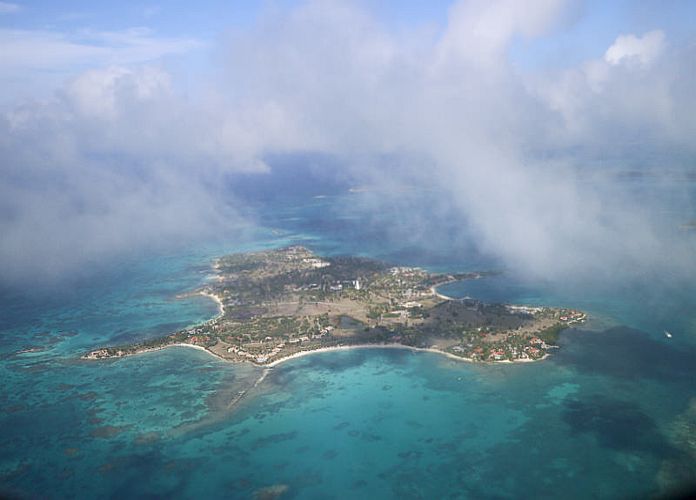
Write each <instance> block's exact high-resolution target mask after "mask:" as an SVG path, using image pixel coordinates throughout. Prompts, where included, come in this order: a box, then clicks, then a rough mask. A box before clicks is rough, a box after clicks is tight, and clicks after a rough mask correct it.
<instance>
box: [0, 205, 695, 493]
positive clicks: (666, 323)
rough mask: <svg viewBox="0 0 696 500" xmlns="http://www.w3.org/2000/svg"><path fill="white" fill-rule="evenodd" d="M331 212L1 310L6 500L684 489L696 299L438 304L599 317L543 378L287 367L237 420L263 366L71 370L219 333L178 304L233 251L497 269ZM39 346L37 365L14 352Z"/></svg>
mask: <svg viewBox="0 0 696 500" xmlns="http://www.w3.org/2000/svg"><path fill="white" fill-rule="evenodd" d="M332 203H334V201H332V200H331V198H322V199H319V200H316V199H314V200H310V201H309V202H308V203H307V205H301V206H300V205H298V206H293V207H289V208H287V209H285V210H281V209H280V208H278V209H276V210H274V211H273V212H272V213H270V214H268V215H267V217H268V218H267V220H265V223H267V224H268V225H269V226H272V227H276V228H278V227H281V228H282V230H280V231H275V232H273V233H271V232H263V233H261V234H260V235H259V236H258V238H256V240H254V241H253V242H248V243H245V245H243V246H242V245H240V244H239V243H237V242H232V243H227V244H222V243H218V244H210V245H201V246H200V247H198V248H196V249H193V250H182V251H180V252H174V253H172V254H169V255H159V256H150V257H146V258H145V257H143V258H142V259H134V260H132V261H130V262H127V263H124V264H123V266H122V267H121V269H120V270H119V272H114V273H113V274H112V275H105V276H102V277H101V278H100V279H99V280H85V281H84V282H82V283H81V284H80V286H79V287H74V288H73V289H72V291H70V292H69V293H67V292H66V291H62V292H53V293H51V292H42V293H41V294H36V295H31V296H27V295H26V294H23V295H20V294H18V293H16V292H13V293H10V292H7V293H5V295H4V296H3V297H2V299H3V304H4V307H3V315H2V318H0V321H1V323H0V329H1V337H0V356H2V359H1V360H0V377H1V379H2V381H3V389H2V390H1V391H0V492H2V493H3V494H14V495H17V496H20V497H21V496H26V497H33V496H39V497H51V498H62V497H84V498H93V497H107V498H109V497H114V498H124V497H125V498H128V497H134V498H135V497H148V496H166V497H186V498H204V497H223V496H224V497H230V498H250V497H252V496H253V495H254V494H263V493H265V494H269V495H270V494H271V493H273V492H275V493H277V494H281V493H282V495H284V496H283V498H353V497H356V496H362V497H365V498H447V497H451V498H466V497H469V498H501V497H515V498H519V497H527V498H558V497H559V496H560V497H563V498H588V497H590V498H626V497H643V496H647V495H650V494H659V493H664V492H667V491H670V490H669V488H671V487H673V486H674V485H675V484H676V485H685V484H690V483H691V482H696V473H695V471H696V459H695V458H696V453H694V450H693V449H689V448H688V447H687V446H686V444H685V440H684V436H683V434H680V432H681V430H682V429H683V428H684V427H683V422H684V420H683V417H684V415H685V412H686V410H687V408H688V405H689V403H690V401H692V400H693V399H694V398H695V397H696V384H695V382H696V363H694V360H696V347H695V345H696V342H695V341H694V340H695V339H696V331H695V330H694V313H693V311H694V310H696V308H694V307H693V306H694V300H695V299H694V297H696V294H693V293H692V291H690V290H682V291H681V294H680V295H678V296H677V295H674V294H673V295H670V296H669V297H667V298H663V301H662V303H660V306H661V307H659V308H653V307H652V304H654V303H655V298H654V296H652V295H649V294H646V293H645V292H644V291H643V290H641V289H631V290H626V291H624V292H623V293H621V294H617V293H616V289H615V288H614V289H611V290H610V291H609V292H606V291H602V290H599V291H594V292H592V291H588V290H586V289H575V290H569V289H566V290H558V289H551V288H549V287H547V286H545V285H543V284H538V283H528V282H524V281H519V280H518V279H517V278H514V277H511V276H501V277H499V278H490V279H488V281H486V280H479V281H477V282H462V283H455V284H452V285H447V286H446V287H444V288H446V291H447V293H452V294H459V295H467V294H471V295H477V296H480V297H481V298H484V299H486V300H492V301H495V300H501V301H513V302H517V301H519V302H530V303H540V304H553V305H570V306H574V307H578V308H582V309H585V310H588V311H589V312H590V313H591V314H592V315H593V318H594V319H593V322H590V324H588V325H587V326H586V327H583V329H582V330H571V331H567V332H565V333H564V334H563V335H562V337H561V344H562V347H561V349H559V350H558V351H557V352H556V353H555V354H554V355H553V356H552V357H551V358H549V359H548V360H546V361H544V362H542V363H531V364H523V365H518V364H516V365H484V364H468V363H464V362H459V361H454V360H451V359H448V358H445V357H443V356H439V355H436V354H431V353H414V352H412V351H408V350H393V349H363V350H360V349H356V350H350V351H340V352H330V353H322V354H316V355H312V356H307V357H304V358H299V359H295V360H291V361H288V362H287V363H284V364H281V365H279V366H278V367H276V368H275V369H273V370H272V371H271V372H270V374H269V376H268V377H267V378H266V379H265V381H264V382H263V383H262V384H261V385H260V386H259V387H258V388H257V390H255V391H254V392H253V393H252V394H250V395H249V396H248V397H247V398H245V399H244V400H242V403H241V404H239V405H238V406H236V407H234V409H233V410H230V409H228V408H227V406H228V403H229V402H230V401H231V400H232V399H233V398H234V397H235V395H236V394H237V391H238V390H239V388H240V387H245V386H247V385H248V384H249V383H250V381H253V380H255V379H256V377H258V376H259V375H260V373H261V370H260V369H258V368H254V367H251V366H247V365H233V364H230V363H226V362H222V361H220V360H218V359H216V358H213V357H212V356H209V355H208V354H206V353H204V352H200V351H197V350H193V349H186V348H172V349H166V350H163V351H159V352H154V353H148V354H145V355H140V356H135V357H131V358H127V359H122V360H115V361H107V362H86V361H81V360H79V359H78V357H79V355H80V354H82V353H83V352H85V351H86V350H88V349H90V348H92V347H95V346H98V345H103V344H104V343H112V344H117V343H123V342H129V341H132V340H134V339H138V338H146V337H153V336H156V335H160V334H162V333H165V332H169V331H171V330H173V329H175V328H180V327H183V326H185V325H188V324H192V323H195V322H199V321H202V320H205V319H207V318H209V317H211V316H212V315H214V314H215V313H216V306H215V304H214V303H212V302H211V301H209V300H207V299H205V298H203V297H190V298H185V299H180V298H177V295H179V294H181V293H182V292H187V291H190V290H192V289H195V288H196V287H197V286H200V285H201V284H202V283H204V282H205V280H206V279H207V276H208V275H209V273H210V268H209V263H210V259H212V258H213V257H214V256H215V255H219V254H221V253H224V252H226V251H232V250H237V251H241V250H248V249H253V248H263V247H267V246H279V245H283V244H288V243H297V242H299V243H304V244H308V245H309V246H312V247H313V248H316V249H318V250H320V251H322V252H325V253H329V254H335V253H361V254H364V255H370V256H374V257H379V258H385V259H386V258H390V257H392V258H394V261H396V262H400V263H410V264H413V265H425V266H428V267H430V268H433V269H434V268H439V269H452V270H456V271H460V270H465V269H490V268H493V267H494V265H495V262H494V261H491V260H486V259H484V258H483V257H481V256H478V255H476V256H473V257H472V259H471V260H467V258H466V255H462V253H461V252H458V251H456V249H455V248H450V249H449V250H448V249H447V247H446V246H445V247H443V248H444V249H441V250H440V252H439V253H438V254H435V255H434V256H433V254H425V253H423V252H422V251H417V250H416V249H414V248H413V247H412V246H410V245H409V244H401V243H400V242H393V241H390V240H381V241H380V240H379V239H378V238H377V234H378V230H377V229H375V228H367V229H364V230H363V229H361V225H360V224H359V222H356V223H349V222H345V221H344V222H342V223H340V224H338V223H332V222H331V220H328V219H331V218H332V216H333V214H332V212H331V211H330V210H328V209H326V210H317V205H320V206H321V207H324V208H326V207H330V206H332V205H331V204H332ZM317 217H324V218H325V219H327V220H324V219H321V220H317ZM281 219H283V220H284V222H283V221H281ZM285 219H293V220H285ZM358 250H359V251H358ZM448 254H449V255H450V257H449V260H448V258H447V255H448ZM648 303H649V304H651V307H646V304H648ZM667 328H669V329H670V330H671V331H673V333H674V338H673V339H671V340H668V339H667V338H666V337H665V336H664V335H663V334H662V330H663V329H667ZM32 347H34V348H37V349H40V351H37V352H25V353H20V351H21V350H24V349H27V348H32ZM264 488H271V489H270V490H269V489H265V490H264Z"/></svg>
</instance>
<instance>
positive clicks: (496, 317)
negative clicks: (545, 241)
mask: <svg viewBox="0 0 696 500" xmlns="http://www.w3.org/2000/svg"><path fill="white" fill-rule="evenodd" d="M214 269H215V273H216V280H215V281H214V283H213V284H211V285H208V286H206V287H205V288H204V289H202V290H200V293H202V294H205V295H208V296H210V297H212V298H214V299H215V300H216V301H218V303H219V305H220V314H219V315H218V316H217V317H216V318H214V319H212V320H210V321H208V322H206V323H204V324H201V325H197V326H193V327H190V328H186V329H183V330H180V331H177V332H174V333H172V334H170V335H167V336H164V337H160V338H156V339H152V340H148V341H145V342H142V343H138V344H133V345H125V346H117V347H103V348H100V349H96V350H94V351H92V352H89V353H87V354H85V355H84V356H83V358H84V359H105V358H117V357H122V356H128V355H132V354H137V353H141V352H147V351H152V350H157V349H162V348H165V347H169V346H173V345H186V346H191V347H198V348H200V349H205V350H206V351H208V352H210V353H212V354H214V355H216V356H218V357H220V358H223V359H226V360H230V361H246V362H251V363H254V364H257V365H266V366H268V365H275V364H277V363H279V362H280V361H283V360H285V359H288V358H290V357H295V356H299V355H303V354H305V353H308V352H312V351H317V350H320V349H321V350H323V349H331V348H346V347H355V346H394V347H397V346H398V347H410V348H414V349H427V350H430V351H436V352H440V353H443V354H446V355H449V356H453V357H456V358H461V359H463V360H467V361H490V362H513V361H535V360H539V359H543V358H544V357H545V356H546V355H547V353H548V351H549V350H550V349H552V348H554V347H556V342H557V339H558V334H559V333H560V332H561V331H562V330H563V329H565V328H568V327H569V326H571V325H573V324H575V323H580V322H583V321H584V320H585V318H586V315H585V314H584V313H583V312H581V311H576V310H572V309H562V308H551V307H530V306H518V305H509V304H485V303H482V302H480V301H478V300H473V299H451V298H449V297H446V296H443V295H441V294H440V293H438V292H437V286H439V285H442V284H444V283H447V282H451V281H458V280H467V279H479V278H481V277H482V276H483V275H484V274H485V273H464V274H431V273H428V272H426V271H424V270H423V269H420V268H414V267H392V266H390V265H388V264H385V263H383V262H380V261H376V260H372V259H367V258H361V257H320V256H317V255H315V254H314V253H312V252H311V251H310V250H308V249H307V248H304V247H301V246H292V247H288V248H283V249H278V250H267V251H262V252H253V253H240V254H232V255H227V256H224V257H221V258H219V259H217V260H216V261H215V264H214Z"/></svg>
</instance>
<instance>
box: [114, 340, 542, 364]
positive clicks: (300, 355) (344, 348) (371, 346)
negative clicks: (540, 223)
mask: <svg viewBox="0 0 696 500" xmlns="http://www.w3.org/2000/svg"><path fill="white" fill-rule="evenodd" d="M170 347H190V348H193V349H198V350H199V351H205V352H207V353H208V354H210V355H211V356H213V357H215V358H217V359H219V360H222V361H225V362H227V363H250V364H252V365H254V366H258V367H259V368H275V367H276V366H278V365H281V364H283V363H285V362H286V361H290V360H292V359H297V358H303V357H305V356H309V355H310V354H318V353H322V352H332V351H347V350H349V349H406V350H409V351H413V352H430V353H433V354H439V355H441V356H445V357H447V358H450V359H453V360H456V361H460V362H463V363H476V364H485V365H494V364H517V363H536V362H538V361H543V360H545V359H546V358H548V357H549V356H550V354H548V353H546V354H544V356H542V357H541V358H539V359H516V360H512V361H511V360H509V359H505V360H499V361H478V360H474V359H471V358H465V357H463V356H457V355H456V354H452V353H449V352H446V351H441V350H440V349H435V348H433V347H413V346H408V345H403V344H394V343H392V344H354V345H338V346H331V347H320V348H318V349H310V350H307V351H300V352H296V353H294V354H290V355H289V356H285V357H283V358H278V359H276V360H275V361H271V362H270V363H265V364H259V363H255V362H254V361H250V360H242V361H235V360H231V359H229V358H224V357H222V356H220V355H218V354H215V353H214V352H213V351H211V350H209V349H206V348H205V347H202V346H199V345H193V344H185V343H181V342H180V343H176V344H168V345H165V346H161V347H154V348H152V349H146V350H143V351H138V352H134V353H132V354H128V355H126V356H135V355H137V354H145V353H148V352H155V351H161V350H162V349H168V348H170ZM124 357H125V356H124Z"/></svg>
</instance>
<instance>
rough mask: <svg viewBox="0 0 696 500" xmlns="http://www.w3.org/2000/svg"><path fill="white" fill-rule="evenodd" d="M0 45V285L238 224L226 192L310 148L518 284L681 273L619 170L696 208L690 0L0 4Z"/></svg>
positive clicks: (683, 263)
mask: <svg viewBox="0 0 696 500" xmlns="http://www.w3.org/2000/svg"><path fill="white" fill-rule="evenodd" d="M0 46H1V47H2V50H0V89H1V90H2V92H0V96H1V97H0V127H1V128H2V131H0V159H1V160H2V165H1V166H0V169H1V170H0V231H1V232H2V234H3V235H4V237H3V238H2V240H1V241H0V276H2V278H0V281H3V282H16V281H18V280H21V279H23V278H24V277H26V276H31V275H35V276H37V277H38V276H40V277H41V279H58V280H59V279H61V277H62V276H64V275H65V274H67V273H70V272H71V270H74V269H76V268H78V267H80V266H83V265H84V264H85V263H87V262H94V261H98V260H100V259H101V258H103V257H105V256H110V255H118V254H119V253H120V252H126V251H129V250H130V249H133V248H140V247H143V248H149V247H152V246H158V245H167V244H168V242H172V241H180V240H182V239H187V238H188V239H194V238H197V237H202V236H203V235H206V234H215V233H219V232H220V231H234V230H235V228H237V227H242V226H248V224H253V221H249V220H247V218H246V216H245V215H244V214H242V213H241V211H240V210H239V209H238V205H239V203H241V201H240V200H239V199H237V198H236V197H235V195H234V194H233V193H230V192H229V191H228V190H226V189H225V188H224V186H228V185H230V184H234V182H235V176H240V175H247V176H248V175H259V176H264V175H266V176H268V175H272V172H273V169H274V168H277V166H274V164H273V158H276V159H277V158H283V157H285V158H292V157H302V155H307V154H314V155H318V156H317V157H323V158H327V159H330V161H326V162H325V166H324V169H325V172H326V173H327V174H328V175H336V176H341V177H349V178H351V179H353V180H354V181H355V182H357V183H360V184H364V185H379V186H381V187H382V188H383V189H381V190H380V193H379V195H378V196H377V195H376V197H377V198H379V199H378V200H375V205H371V206H370V207H366V209H365V211H366V213H365V216H366V217H367V218H370V217H371V214H370V213H369V211H370V210H374V209H375V207H376V206H378V204H379V203H387V202H389V200H390V199H395V197H397V196H401V194H398V193H403V190H404V187H408V186H414V185H418V186H427V187H428V189H432V190H433V192H437V193H439V194H440V195H441V199H443V200H447V201H446V202H443V204H441V206H440V208H438V209H437V210H438V211H437V212H433V213H427V214H422V218H423V220H427V219H430V220H431V222H430V223H431V224H432V221H436V220H437V219H438V218H445V217H446V218H451V217H453V216H454V217H459V218H461V220H462V221H467V223H470V224H471V225H472V227H473V230H474V233H475V235H476V239H477V242H479V244H480V246H481V248H482V250H484V251H488V252H491V253H493V254H495V255H496V256H498V257H500V258H501V259H503V260H504V261H505V262H507V263H508V264H510V265H511V266H515V267H516V268H520V269H523V270H525V271H526V272H528V273H530V274H531V275H535V276H543V277H545V278H554V277H559V276H563V275H564V274H567V273H568V272H570V271H578V270H580V271H581V272H585V271H589V272H605V271H607V270H609V269H611V270H616V269H625V270H626V272H629V271H630V270H632V271H635V270H636V269H638V270H640V272H641V273H647V272H662V271H668V272H670V273H676V274H679V275H684V276H691V275H692V273H693V271H694V265H693V259H692V258H691V255H692V253H693V250H694V242H693V237H692V236H691V235H690V233H688V232H681V233H679V232H677V233H675V232H674V221H671V220H670V221H666V220H665V219H664V217H663V216H662V215H663V214H662V211H661V209H659V208H658V207H654V206H650V205H649V204H646V203H645V199H644V198H643V199H640V197H636V195H635V194H634V193H630V192H628V191H627V190H626V189H625V186H623V185H622V184H621V183H620V182H618V181H617V180H616V176H615V175H613V174H612V172H613V169H615V168H616V167H620V168H623V169H629V170H631V169H633V170H635V169H641V170H642V171H643V172H648V173H650V175H652V176H653V178H654V179H655V182H656V183H659V184H664V183H668V184H670V186H671V187H673V188H674V191H673V192H672V194H671V195H670V196H672V197H674V199H675V200H676V202H677V203H681V205H680V206H681V208H680V210H682V211H683V213H684V217H685V218H687V220H688V218H689V214H692V213H693V196H692V195H693V192H691V191H689V188H688V187H680V183H679V182H676V181H675V179H681V178H685V177H683V176H682V177H679V175H681V174H677V173H675V172H682V173H683V172H684V170H685V169H688V168H691V167H692V166H693V159H694V153H695V152H696V151H695V150H696V143H694V141H693V137H694V136H695V134H696V102H695V97H694V96H696V57H695V56H696V3H694V2H689V1H676V0H673V1H661V2H658V1H654V0H649V1H643V2H629V1H615V2H602V1H599V0H585V1H582V0H535V1H530V2H517V1H513V0H493V1H483V0H460V1H444V0H443V1H440V0H438V1H432V2H424V1H416V0H404V1H399V2H382V1H377V0H358V1H353V2H349V1H341V0H328V1H299V0H292V1H290V0H284V1H267V2H253V1H247V0H240V1H235V2H225V1H222V0H209V1H203V2H197V3H195V4H193V3H190V2H183V1H172V2H167V3H156V2H153V3H149V4H143V3H142V2H132V1H119V2H115V1H105V2H88V1H86V0H81V1H70V2H50V1H17V2H5V1H2V2H0ZM298 155H299V156H298ZM286 163H287V162H286ZM290 163H292V162H290ZM668 174H669V175H668ZM675 176H676V177H675ZM395 193H397V194H395ZM549 206H553V210H549ZM414 210H416V209H415V208H414ZM433 210H435V209H433ZM685 222H686V221H685ZM668 226H669V227H668ZM414 234H415V236H414ZM418 234H419V232H418V231H417V230H416V231H413V228H411V229H410V233H409V237H415V238H417V237H418ZM579 234H582V235H583V236H579ZM531 242H533V243H531ZM597 255H601V258H597V257H596V256H597ZM37 263H38V264H37Z"/></svg>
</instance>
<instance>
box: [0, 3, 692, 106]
mask: <svg viewBox="0 0 696 500" xmlns="http://www.w3.org/2000/svg"><path fill="white" fill-rule="evenodd" d="M350 3H352V4H353V5H357V6H359V8H361V9H364V10H366V11H368V12H370V15H372V16H373V17H374V19H375V21H376V22H377V23H379V24H380V25H381V26H382V27H383V29H384V30H386V31H387V32H391V33H396V34H398V33H405V35H404V36H406V37H408V36H409V33H410V32H411V31H412V30H421V31H427V32H429V33H431V37H432V38H433V39H436V38H437V36H438V35H439V34H441V33H442V31H443V30H444V29H445V27H446V25H447V16H448V11H449V9H450V7H451V5H452V2H449V1H446V0H432V1H424V0H401V1H378V0H359V1H355V2H350ZM302 4H303V2H300V1H298V0H275V1H252V0H235V1H223V0H205V1H199V2H189V1H184V0H172V1H169V2H161V3H160V2H150V3H147V2H139V1H131V0H125V1H100V2H94V1H88V0H73V1H63V2H55V1H31V0H18V1H13V2H7V1H5V2H0V5H1V6H2V7H1V8H0V30H3V31H5V35H6V36H7V33H8V32H11V31H14V30H22V33H23V35H22V36H23V37H25V38H30V37H31V35H32V34H34V35H36V36H37V43H36V50H37V51H39V52H40V51H42V50H44V44H45V43H46V42H48V43H51V41H50V40H46V38H47V36H48V35H53V36H55V37H60V38H62V40H63V41H69V42H70V43H72V44H79V45H84V46H87V47H102V48H109V47H113V48H115V49H117V53H116V54H110V55H109V56H108V57H105V56H101V55H99V54H96V55H95V56H94V57H88V56H84V57H65V58H61V57H56V58H55V60H54V61H53V62H52V63H51V62H49V61H46V62H45V63H44V62H43V61H42V63H41V64H39V66H40V68H38V69H39V73H38V74H37V73H36V72H35V71H32V70H36V69H37V68H36V64H31V63H27V64H25V65H22V64H17V63H16V61H15V64H10V65H8V66H7V67H5V68H3V73H4V74H5V76H4V78H3V79H2V80H3V81H2V82H0V83H2V87H3V92H2V97H0V104H3V103H4V104H6V103H8V102H12V101H14V100H15V98H20V99H27V98H31V97H32V96H33V95H34V93H36V95H37V96H44V95H46V94H47V93H50V92H51V91H53V90H54V89H55V88H56V87H59V86H60V85H61V84H62V83H64V81H65V80H67V79H69V78H70V77H71V76H72V75H73V74H75V73H78V72H79V71H82V70H85V69H87V68H88V67H91V66H96V65H98V64H99V63H100V61H101V62H103V64H104V65H110V64H122V63H124V62H125V63H133V62H141V63H145V62H153V61H154V62H158V63H162V64H166V65H169V68H170V69H171V70H172V71H175V72H177V71H178V72H180V73H181V74H182V75H184V74H185V73H186V72H204V71H208V70H209V69H211V68H213V67H215V66H216V64H217V63H218V61H217V60H216V57H217V56H219V52H218V51H217V50H216V49H217V48H219V45H220V43H219V42H220V40H221V39H224V38H225V37H226V36H228V35H229V34H230V33H238V32H244V31H246V30H252V29H253V28H254V26H255V25H256V23H258V22H259V19H260V18H263V17H264V16H265V15H267V14H268V13H269V12H278V11H280V12H282V11H286V12H287V11H291V10H292V9H293V8H297V7H298V6H300V5H302ZM569 4H570V6H569V7H568V8H567V9H566V11H567V12H566V13H565V14H564V18H563V19H561V20H560V21H559V23H558V25H557V26H555V27H554V28H553V29H551V30H550V31H549V32H548V33H544V34H542V35H541V36H534V37H524V36H518V37H516V39H515V40H514V42H513V43H512V44H510V46H509V48H508V54H509V57H510V59H511V60H512V62H513V63H514V64H515V65H516V66H517V67H518V68H520V69H521V70H528V69H531V70H536V69H556V68H563V67H569V66H573V65H576V64H579V63H581V62H582V61H584V60H588V59H592V58H595V57H599V56H601V55H602V54H603V52H604V51H605V50H606V48H607V47H608V46H609V45H610V44H611V43H612V41H613V40H614V39H616V37H617V36H618V35H620V34H624V33H635V34H642V33H645V32H648V31H650V30H654V29H661V30H663V31H664V32H665V33H666V34H667V37H668V39H669V40H670V41H671V42H673V43H676V44H686V43H694V29H693V26H696V2H690V1H687V0H665V1H656V0H645V1H641V2H636V1H629V0H615V1H609V2H607V1H602V0H585V1H580V0H576V1H571V2H569ZM0 43H3V42H1V41H0ZM4 44H5V45H6V46H7V45H8V43H7V42H5V43H4ZM148 44H149V45H152V46H153V47H152V50H150V51H149V52H148V53H146V54H141V53H136V54H131V53H130V52H129V50H128V46H129V45H131V46H132V45H135V46H138V47H142V46H144V45H148ZM100 58H101V59H100ZM27 59H29V60H31V57H29V58H27ZM0 64H2V60H1V59H0ZM190 80H191V78H190V76H189V77H185V76H182V78H181V80H180V81H178V83H179V84H181V85H190ZM186 81H189V83H188V84H185V83H184V82H186Z"/></svg>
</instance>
